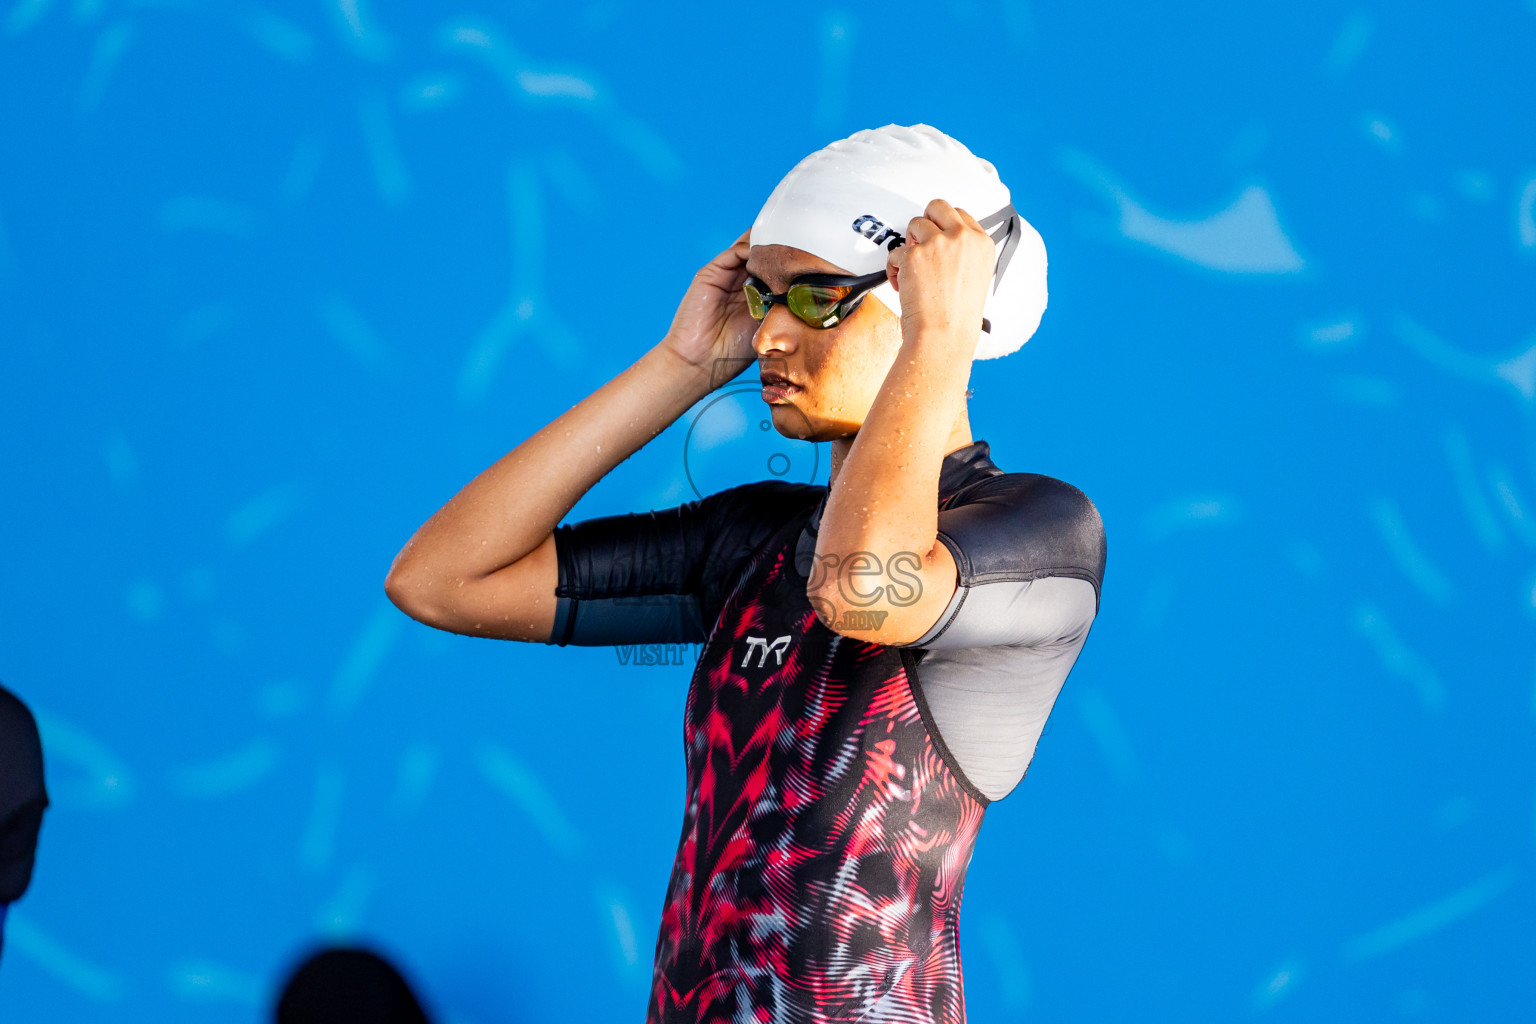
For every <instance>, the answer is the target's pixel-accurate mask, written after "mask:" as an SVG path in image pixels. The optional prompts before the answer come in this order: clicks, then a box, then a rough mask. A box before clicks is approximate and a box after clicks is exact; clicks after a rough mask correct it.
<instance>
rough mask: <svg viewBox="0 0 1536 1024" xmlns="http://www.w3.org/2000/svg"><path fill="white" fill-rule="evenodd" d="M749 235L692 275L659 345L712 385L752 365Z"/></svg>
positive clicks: (753, 322) (754, 327)
mask: <svg viewBox="0 0 1536 1024" xmlns="http://www.w3.org/2000/svg"><path fill="white" fill-rule="evenodd" d="M750 234H751V231H744V232H742V234H741V237H740V238H738V239H736V241H735V242H733V243H732V244H731V247H730V248H729V249H726V250H725V251H724V252H722V253H721V254H720V255H718V256H716V257H715V258H714V259H712V260H710V261H709V262H708V263H706V264H704V266H702V267H700V268H699V272H698V273H697V274H694V275H693V283H692V284H690V285H689V286H688V291H687V292H686V293H684V295H683V301H682V302H681V303H679V304H678V307H677V315H675V316H674V317H673V318H672V327H671V329H669V330H668V331H667V336H666V338H665V340H664V341H663V342H662V344H663V345H665V346H667V347H668V348H670V349H671V350H672V351H673V352H675V353H677V354H678V355H679V356H681V357H682V358H683V359H685V360H686V361H687V362H689V363H691V364H693V365H694V366H696V367H698V368H699V369H701V370H703V371H705V372H706V373H708V374H709V375H710V379H711V381H712V383H713V384H714V386H716V387H718V386H719V385H721V384H724V383H726V382H727V381H729V380H730V379H731V378H733V377H735V376H736V375H737V374H739V373H740V372H741V371H742V370H745V369H746V368H747V367H749V366H755V365H756V364H757V353H756V352H755V351H753V348H752V337H753V335H754V334H756V333H757V321H756V320H754V319H752V314H751V313H750V312H748V310H747V297H746V295H745V294H744V293H743V292H742V286H743V285H745V284H746V283H747V255H748V253H749V251H750V249H751V247H750V245H749V244H748V242H747V237H748V236H749V235H750ZM989 241H990V240H989Z"/></svg>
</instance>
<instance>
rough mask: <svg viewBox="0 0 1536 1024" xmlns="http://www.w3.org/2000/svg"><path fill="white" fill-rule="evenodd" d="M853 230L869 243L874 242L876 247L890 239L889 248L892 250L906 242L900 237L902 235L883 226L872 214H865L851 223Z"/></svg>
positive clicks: (893, 229)
mask: <svg viewBox="0 0 1536 1024" xmlns="http://www.w3.org/2000/svg"><path fill="white" fill-rule="evenodd" d="M853 230H855V231H857V232H858V233H859V234H861V235H863V236H864V237H865V238H867V239H869V240H870V241H871V242H874V243H875V244H876V245H879V244H880V243H881V242H884V241H885V240H886V239H890V240H891V248H893V249H894V248H895V247H896V246H898V245H900V244H901V243H902V242H904V241H906V239H905V238H904V237H902V235H901V234H900V233H899V232H897V230H896V229H895V228H888V227H886V226H885V224H884V223H883V222H881V220H880V219H879V218H878V217H876V216H875V215H874V214H872V213H866V214H865V215H864V216H862V217H860V218H858V219H857V220H855V221H854V222H853Z"/></svg>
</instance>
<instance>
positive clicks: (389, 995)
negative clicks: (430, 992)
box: [277, 949, 431, 1024]
mask: <svg viewBox="0 0 1536 1024" xmlns="http://www.w3.org/2000/svg"><path fill="white" fill-rule="evenodd" d="M277 1024H431V1018H430V1017H428V1016H427V1013H426V1011H425V1010H423V1009H422V1008H421V1003H420V1002H419V1001H418V1000H417V998H416V994H415V993H414V992H412V991H411V986H410V984H409V983H408V982H407V981H406V980H405V978H404V976H402V975H401V973H400V972H399V971H398V970H396V969H395V967H394V965H393V964H391V963H390V962H389V961H388V960H385V959H384V958H383V957H382V956H380V955H379V954H377V953H374V952H371V951H369V950H366V949H323V950H321V951H320V952H318V953H315V954H313V955H311V956H310V957H309V959H307V960H305V961H304V962H303V963H301V964H299V966H298V967H296V968H295V969H294V971H293V974H292V975H291V976H290V977H289V978H288V983H287V984H286V985H285V986H283V994H282V995H281V996H280V997H278V1001H277Z"/></svg>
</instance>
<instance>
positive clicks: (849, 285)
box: [742, 203, 1019, 334]
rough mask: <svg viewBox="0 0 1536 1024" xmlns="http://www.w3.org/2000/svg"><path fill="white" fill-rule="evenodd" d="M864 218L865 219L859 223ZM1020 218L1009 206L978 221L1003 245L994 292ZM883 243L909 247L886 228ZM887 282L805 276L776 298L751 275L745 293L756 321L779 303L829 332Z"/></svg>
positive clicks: (878, 277)
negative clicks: (871, 292) (873, 289)
mask: <svg viewBox="0 0 1536 1024" xmlns="http://www.w3.org/2000/svg"><path fill="white" fill-rule="evenodd" d="M864 219H865V218H862V217H861V218H860V219H859V220H864ZM1018 219H1019V215H1018V213H1017V212H1016V211H1015V210H1014V208H1013V204H1012V203H1009V204H1008V205H1007V206H1005V207H1003V208H1002V209H1001V210H998V211H997V212H996V213H994V214H991V215H989V216H987V217H984V218H982V219H981V220H980V221H978V222H977V223H979V224H980V225H981V226H982V227H983V228H985V229H988V230H991V229H994V228H995V229H996V230H995V231H992V240H993V241H994V242H998V243H1001V244H1002V252H1001V253H999V254H998V259H997V264H996V267H995V268H994V271H993V275H992V281H993V284H992V288H993V290H994V291H995V290H996V289H997V281H998V280H999V279H1001V278H1002V276H1003V271H1004V270H1006V269H1007V267H1008V260H1009V258H1010V257H1012V255H1013V249H1014V246H1016V245H1017V244H1018V236H1019V232H1018V230H1017V222H1018ZM854 229H855V230H859V221H854ZM880 241H881V242H882V243H885V247H886V248H887V249H895V248H897V247H898V246H901V245H905V244H906V241H907V240H906V238H905V237H904V236H902V235H901V234H900V233H899V232H896V231H891V230H890V229H886V230H885V232H884V233H882V235H881V236H880ZM885 279H886V278H885V271H884V270H877V271H875V272H874V273H873V274H862V275H860V276H858V277H848V276H845V275H842V274H802V275H800V276H799V277H797V278H795V279H794V280H793V281H791V282H790V283H789V287H788V288H787V289H785V290H784V291H783V292H782V293H780V294H778V295H775V294H774V293H773V292H771V291H769V290H768V286H767V285H766V284H764V283H763V282H762V281H759V280H758V279H757V278H755V277H751V276H748V277H747V283H746V284H745V285H743V286H742V290H743V291H745V292H746V293H747V311H748V312H750V313H751V314H752V319H754V320H761V319H763V318H764V317H765V316H767V315H768V310H769V308H770V307H772V305H773V304H774V303H775V302H777V303H780V304H781V305H783V306H785V307H786V308H788V310H789V311H790V312H791V313H793V314H795V316H797V317H799V318H800V319H801V320H802V321H803V322H805V323H806V324H809V325H810V326H812V327H816V328H819V329H821V330H826V329H827V328H828V327H833V326H836V325H837V324H839V323H841V322H842V321H844V320H846V319H848V314H850V313H852V312H853V311H854V310H855V309H857V308H858V306H859V303H861V302H863V301H864V296H865V295H866V294H868V292H869V290H870V289H871V288H875V287H878V286H879V285H881V284H883V283H884V282H885ZM981 329H982V330H983V331H985V332H987V333H988V334H990V333H992V322H991V321H990V320H988V319H986V318H985V317H983V318H982V321H981Z"/></svg>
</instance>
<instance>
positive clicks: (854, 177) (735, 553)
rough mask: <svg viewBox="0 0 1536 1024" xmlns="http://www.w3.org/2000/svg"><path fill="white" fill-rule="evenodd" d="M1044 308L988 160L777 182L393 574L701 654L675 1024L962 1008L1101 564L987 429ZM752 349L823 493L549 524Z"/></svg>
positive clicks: (659, 994) (415, 590)
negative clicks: (977, 397) (973, 932)
mask: <svg viewBox="0 0 1536 1024" xmlns="http://www.w3.org/2000/svg"><path fill="white" fill-rule="evenodd" d="M869 296H873V297H874V298H875V299H876V301H874V302H865V301H863V299H865V298H867V297H869ZM1045 300H1046V290H1045V249H1044V245H1043V243H1042V242H1041V241H1040V238H1039V235H1038V234H1036V232H1035V231H1034V229H1033V228H1031V227H1030V226H1029V225H1028V224H1027V223H1026V222H1025V221H1024V220H1023V218H1021V217H1019V216H1018V214H1017V212H1016V211H1014V209H1013V207H1012V205H1011V203H1010V200H1009V194H1008V190H1007V188H1006V187H1004V186H1003V184H1002V182H1001V181H999V180H998V177H997V174H996V171H995V170H994V169H993V167H992V165H991V164H990V163H987V162H986V161H984V160H981V159H979V158H977V157H976V156H974V155H973V154H971V152H970V151H969V150H967V149H966V148H965V147H964V146H962V145H961V144H960V143H958V142H956V141H955V140H954V139H951V138H949V137H948V136H946V135H944V134H943V133H941V132H938V131H936V130H935V129H933V128H930V127H928V126H927V125H916V126H913V127H901V126H897V125H888V126H886V127H885V128H881V129H878V130H871V131H861V132H858V133H856V134H855V135H853V136H851V137H850V138H848V139H844V140H841V141H839V142H835V143H833V144H832V145H830V146H828V147H826V148H825V149H823V150H821V151H819V152H817V153H813V154H811V155H810V156H809V157H807V158H806V159H805V160H803V161H801V162H800V163H799V164H798V165H797V166H796V167H795V168H794V169H793V170H792V171H791V172H790V173H789V175H788V176H786V177H785V178H784V180H783V181H782V182H780V184H779V185H778V187H777V188H775V190H774V192H773V194H772V195H771V196H770V197H769V199H768V202H767V204H766V205H765V206H764V207H763V209H762V212H761V213H760V214H759V215H758V217H757V219H756V221H755V222H754V223H753V225H752V228H751V230H750V231H749V232H747V233H746V234H743V235H742V236H741V238H739V239H738V240H737V241H736V243H735V244H734V245H732V246H731V247H730V248H729V249H727V250H726V251H725V252H723V253H721V254H720V255H719V256H717V257H716V258H715V259H714V260H712V261H710V262H709V263H708V264H707V265H705V266H704V267H703V268H702V269H701V270H700V271H699V272H698V273H697V274H696V275H695V276H694V279H693V283H692V285H691V286H690V287H689V288H688V290H687V292H686V294H685V295H684V297H683V300H682V303H681V304H680V306H679V308H678V311H677V314H676V316H675V317H674V318H673V321H672V325H671V329H670V330H669V331H668V332H667V334H666V335H665V337H664V338H663V339H662V340H661V341H660V342H659V343H658V344H657V345H656V346H655V347H653V348H652V349H651V350H650V351H648V352H647V353H645V354H644V355H643V356H641V358H640V359H639V360H637V361H636V362H635V363H634V364H633V365H632V366H630V367H629V368H628V369H627V370H625V371H624V372H623V373H621V374H620V375H619V376H618V377H616V378H615V379H614V380H612V381H610V382H609V383H607V384H606V385H604V386H603V387H602V388H600V389H599V390H598V391H596V392H595V393H594V394H592V395H591V396H589V397H588V398H586V399H585V400H583V401H582V402H581V403H580V404H578V405H576V406H575V407H574V408H572V409H571V410H570V411H569V412H567V413H565V414H564V415H563V416H561V417H559V418H558V419H556V420H555V421H554V422H553V423H551V424H549V425H548V426H546V427H545V428H544V429H542V430H541V431H539V432H538V433H537V434H535V435H533V437H531V438H529V439H528V440H527V441H525V442H523V443H522V444H521V445H519V446H518V447H517V448H515V449H513V450H512V451H511V452H510V453H509V454H507V455H505V456H503V457H502V458H501V459H500V460H499V461H498V462H496V463H495V464H494V465H493V466H491V467H490V468H489V469H487V470H485V471H484V472H483V473H481V474H480V476H478V477H477V478H476V479H475V480H473V481H471V482H470V483H469V484H468V485H467V486H466V487H465V488H464V489H463V490H462V491H460V492H459V494H458V495H457V496H455V497H454V498H453V499H452V500H451V501H449V502H448V503H447V504H446V505H445V506H443V508H442V509H440V510H439V511H438V512H437V513H436V514H435V515H434V516H433V517H432V518H431V519H430V520H428V521H427V522H426V524H424V525H423V526H422V527H421V528H420V529H419V530H418V531H417V533H416V535H415V536H414V537H412V538H411V540H410V541H409V542H408V543H407V544H406V546H405V547H404V549H403V550H402V551H401V552H400V554H399V556H398V557H397V558H396V560H395V564H394V566H393V567H392V569H391V570H390V573H389V576H388V578H387V580H386V583H385V588H386V590H387V592H388V594H389V596H390V597H391V599H393V600H394V601H395V603H396V604H397V605H399V606H400V608H402V609H403V610H404V611H405V612H406V613H408V614H409V615H411V616H413V617H415V618H417V619H419V620H420V621H422V622H424V623H427V624H429V625H432V626H435V627H437V628H439V629H446V630H451V631H453V632H457V633H465V634H470V635H474V636H487V637H500V638H505V639H514V640H525V641H535V642H545V643H556V644H562V645H563V644H584V645H585V644H629V643H650V642H671V643H702V644H703V653H702V655H701V657H700V659H699V663H698V666H697V668H696V669H695V671H694V674H693V679H692V682H691V685H690V689H689V691H688V695H687V698H686V702H685V709H684V722H683V729H684V745H685V751H686V759H687V786H688V788H687V801H686V806H685V809H684V821H683V830H682V837H681V839H680V842H679V846H678V851H677V856H676V860H675V862H674V866H673V870H672V877H671V881H670V883H669V885H668V888H667V895H666V902H665V905H664V911H663V915H662V923H661V931H660V935H659V937H658V940H657V943H656V953H655V967H654V970H653V980H652V990H651V997H650V1004H649V1010H648V1015H647V1019H648V1021H649V1022H652V1024H659V1022H665V1024H673V1022H702V1021H737V1020H754V1021H764V1022H806V1024H810V1022H817V1024H819V1022H831V1021H855V1020H857V1021H861V1022H863V1024H876V1022H890V1021H902V1022H925V1024H926V1022H929V1021H933V1022H956V1024H958V1022H961V1021H963V1020H964V1017H965V1004H964V995H963V986H962V978H961V970H960V949H959V913H960V897H961V892H962V889H963V886H964V881H965V872H966V867H967V865H968V864H969V862H970V857H971V851H972V848H973V844H974V842H975V839H976V834H977V830H978V829H979V827H980V825H981V820H982V816H983V813H984V811H985V809H986V807H987V805H988V804H989V803H990V802H991V801H993V800H997V799H1000V798H1002V797H1003V796H1005V795H1007V794H1008V793H1009V792H1010V791H1011V790H1012V789H1013V787H1014V786H1015V785H1017V783H1018V782H1019V781H1020V780H1021V779H1022V777H1023V775H1024V772H1025V770H1026V768H1027V767H1028V765H1029V762H1030V759H1031V757H1032V756H1033V753H1034V749H1035V744H1036V741H1037V740H1038V738H1039V735H1040V731H1041V728H1042V727H1043V725H1044V723H1045V720H1046V718H1047V716H1048V715H1049V714H1050V710H1051V707H1052V705H1053V703H1054V701H1055V699H1056V695H1057V693H1058V692H1059V691H1060V688H1061V685H1062V683H1063V681H1064V680H1065V678H1066V676H1067V673H1068V671H1069V670H1070V669H1071V667H1072V665H1073V663H1074V662H1075V660H1076V659H1077V655H1078V652H1079V651H1080V650H1081V648H1082V645H1083V642H1084V639H1085V638H1086V636H1087V634H1088V630H1089V627H1090V625H1091V624H1092V622H1093V619H1094V616H1095V614H1096V613H1097V609H1098V599H1099V585H1100V580H1101V578H1102V575H1103V569H1104V550H1105V549H1104V532H1103V526H1102V524H1101V522H1100V519H1099V516H1098V514H1097V512H1096V511H1095V509H1094V507H1093V505H1092V503H1091V502H1090V501H1089V500H1088V499H1087V498H1086V497H1085V496H1084V495H1083V494H1082V493H1081V492H1079V491H1077V490H1076V489H1074V488H1072V487H1070V486H1069V485H1067V484H1065V483H1062V482H1060V481H1057V480H1053V479H1051V478H1049V477H1044V476H1039V475H1036V474H1026V473H1005V472H1004V471H1003V470H1002V469H1000V468H999V467H998V466H997V465H996V464H995V463H993V461H992V459H991V453H990V451H989V449H988V446H987V444H986V442H984V441H975V440H973V439H972V437H971V433H970V424H969V420H968V418H967V415H966V394H967V392H966V383H967V380H968V377H969V373H970V366H971V361H972V359H973V358H993V357H997V356H1001V355H1006V354H1008V353H1009V352H1012V351H1014V350H1015V349H1017V348H1018V347H1019V346H1020V345H1022V344H1023V343H1024V342H1025V341H1026V340H1027V339H1028V338H1029V337H1030V335H1031V334H1033V333H1034V330H1035V328H1036V326H1037V325H1038V324H1039V321H1040V317H1041V314H1042V313H1043V311H1044V308H1045ZM752 362H756V363H757V365H758V367H759V370H760V372H761V374H762V381H763V391H762V397H763V401H764V402H766V403H767V404H768V405H769V406H770V408H771V410H772V419H773V423H774V425H775V427H776V428H777V429H778V430H779V431H780V432H781V433H783V434H785V435H787V436H791V437H799V438H803V439H806V440H811V441H826V442H830V455H831V473H830V479H829V484H828V486H826V487H822V486H817V485H810V484H791V483H786V482H782V481H765V482H761V483H752V484H747V485H744V486H741V487H736V488H732V489H730V490H726V491H722V492H720V493H718V494H714V495H711V496H709V497H707V498H704V499H702V500H700V501H695V502H691V503H689V504H687V505H683V506H680V507H678V508H673V509H666V510H663V511H653V512H643V513H639V514H633V515H625V516H611V517H604V518H598V519H590V520H586V521H584V522H578V523H575V524H568V525H560V523H561V520H562V519H563V518H564V517H565V515H566V514H567V513H568V512H569V511H570V509H571V508H572V506H573V505H574V504H575V503H576V501H577V500H578V499H579V498H580V497H581V496H582V495H583V494H584V493H585V492H586V491H587V489H588V488H590V487H591V486H592V485H593V484H595V483H596V482H597V481H598V480H600V479H601V478H602V477H603V475H604V474H606V473H607V472H608V471H609V470H611V469H612V468H613V467H614V466H616V465H617V464H618V463H620V462H622V461H623V460H624V459H626V458H628V457H629V456H630V455H631V454H632V453H633V452H635V451H636V450H638V449H639V448H640V447H641V446H642V445H644V444H645V443H646V442H647V441H649V440H650V439H651V438H653V437H655V436H656V434H657V433H659V432H660V431H662V430H663V429H665V428H666V427H667V426H668V425H669V424H671V423H672V422H673V421H674V420H675V419H676V418H677V417H679V416H681V415H682V414H683V413H684V412H685V411H687V410H688V409H689V408H690V407H692V406H693V405H694V404H695V403H696V402H698V401H699V400H700V399H701V398H703V397H704V396H705V395H706V394H708V393H709V392H710V391H711V390H712V389H713V388H714V387H716V386H718V385H720V384H722V383H725V381H726V380H728V379H729V377H731V376H733V375H734V373H724V374H722V373H720V372H719V370H718V368H719V367H721V366H729V367H732V368H733V369H736V368H740V367H744V366H746V365H748V364H750V363H752ZM637 598H644V600H637Z"/></svg>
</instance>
